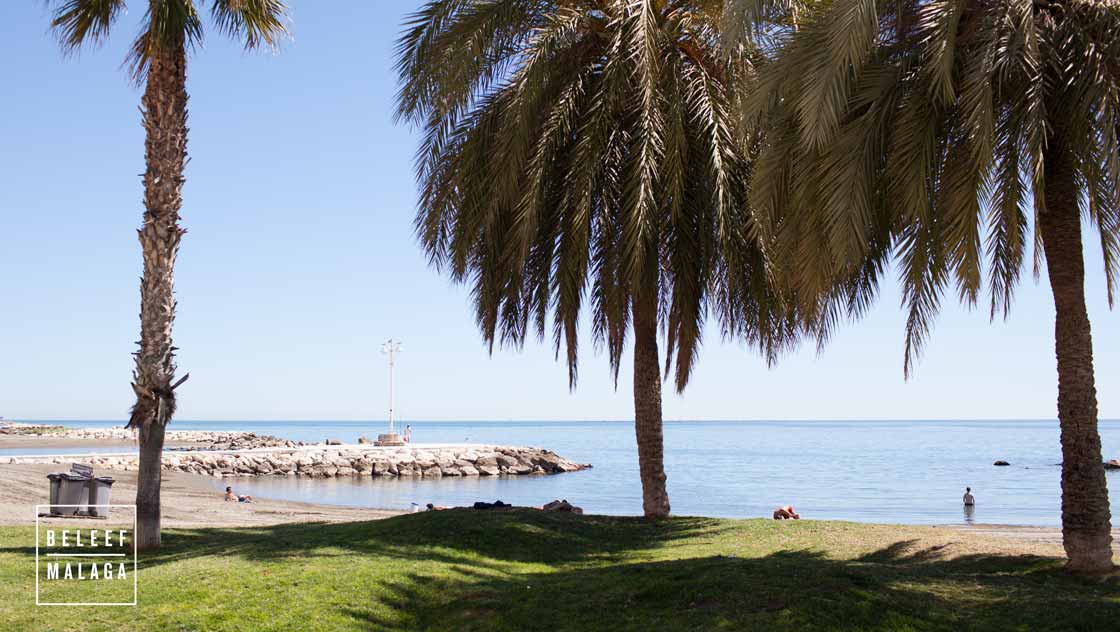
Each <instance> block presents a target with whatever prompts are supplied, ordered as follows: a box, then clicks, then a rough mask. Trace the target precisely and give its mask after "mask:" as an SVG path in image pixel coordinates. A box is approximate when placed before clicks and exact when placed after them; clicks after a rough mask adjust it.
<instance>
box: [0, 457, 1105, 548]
mask: <svg viewBox="0 0 1120 632" xmlns="http://www.w3.org/2000/svg"><path fill="white" fill-rule="evenodd" d="M57 469H58V467H57V464H51V463H21V464H14V465H13V464H8V465H5V464H0V480H3V481H4V484H3V485H0V525H4V526H31V525H34V524H35V518H36V516H35V505H41V504H47V503H48V502H49V500H50V499H49V487H48V484H47V480H46V475H47V474H48V473H50V472H53V471H56V470H57ZM95 473H96V472H95ZM102 473H104V472H102ZM111 474H112V476H113V478H114V479H115V483H114V484H113V488H112V497H113V502H114V504H131V503H132V501H133V498H134V497H135V494H136V472H135V471H128V472H121V471H112V472H111ZM216 480H217V479H212V478H207V477H202V476H197V475H193V474H187V473H183V472H175V471H165V472H164V473H163V484H162V487H161V501H162V502H161V504H162V513H163V516H162V522H163V526H164V527H167V528H227V527H254V526H269V525H278V524H290V523H301V522H324V523H345V522H361V521H368V520H380V519H383V518H390V517H393V516H399V515H403V514H407V513H409V512H407V511H404V510H397V509H384V508H368V507H353V506H345V505H332V504H327V503H308V502H298V501H288V500H278V499H270V498H263V497H262V498H256V499H255V502H253V503H230V502H226V501H225V500H223V494H222V492H221V490H220V489H218V488H217V487H215V486H214V483H215V481H216ZM226 482H228V483H229V484H230V485H232V486H233V488H234V491H235V492H236V491H237V481H236V480H232V481H230V480H226V481H223V484H224V483H226ZM589 515H590V514H589ZM720 520H730V521H745V520H763V521H766V522H770V520H769V519H767V518H762V517H760V518H720ZM39 521H40V523H42V524H62V525H74V524H76V523H79V524H85V523H84V522H83V521H80V520H75V519H72V518H39ZM800 522H830V523H837V522H846V521H834V520H820V521H816V520H803V521H800ZM849 524H852V525H859V526H864V525H866V526H869V527H871V526H904V527H906V528H914V529H928V530H929V531H930V532H931V533H938V534H940V535H944V536H948V537H960V538H965V539H968V540H970V541H999V542H1003V543H1004V544H1007V545H1012V546H1015V547H1016V548H1017V549H1021V550H1030V551H1035V552H1039V553H1042V554H1048V555H1055V556H1061V555H1063V551H1062V530H1061V528H1060V527H1042V526H1034V525H1003V524H972V525H967V524H935V525H911V524H892V523H872V522H868V523H864V522H849ZM1112 533H1113V543H1112V544H1113V549H1114V551H1116V553H1117V555H1120V529H1113V532H1112Z"/></svg>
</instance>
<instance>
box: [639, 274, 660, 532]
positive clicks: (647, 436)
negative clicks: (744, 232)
mask: <svg viewBox="0 0 1120 632" xmlns="http://www.w3.org/2000/svg"><path fill="white" fill-rule="evenodd" d="M649 267H650V268H651V270H650V271H648V272H647V274H646V277H647V281H646V282H645V283H643V284H642V287H641V288H640V289H639V291H638V293H637V294H635V296H634V298H633V314H634V430H635V433H636V434H637V436H638V468H639V470H640V472H641V477H642V508H643V510H644V512H645V515H646V517H647V518H664V517H666V516H668V515H669V492H668V491H667V490H666V489H665V466H664V460H665V459H664V451H665V449H664V440H663V437H662V432H661V368H660V367H661V365H660V361H659V360H658V357H657V268H656V260H654V261H653V262H652V263H651V265H650V266H649Z"/></svg>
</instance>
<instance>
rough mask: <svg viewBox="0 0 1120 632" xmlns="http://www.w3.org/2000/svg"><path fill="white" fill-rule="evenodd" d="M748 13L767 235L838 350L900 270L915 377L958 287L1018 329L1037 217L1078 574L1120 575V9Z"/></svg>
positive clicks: (1068, 532) (750, 5)
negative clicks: (1109, 383) (1116, 485)
mask: <svg viewBox="0 0 1120 632" xmlns="http://www.w3.org/2000/svg"><path fill="white" fill-rule="evenodd" d="M738 8H739V9H740V10H741V13H740V16H745V20H746V21H745V23H746V24H747V25H748V26H753V27H756V28H753V29H752V28H747V29H740V30H741V31H752V30H755V31H765V32H766V33H768V34H769V35H770V36H772V37H776V38H777V44H776V46H775V48H774V49H773V50H772V51H771V52H772V53H773V54H772V55H771V57H772V60H773V61H772V63H770V64H767V65H766V67H765V68H764V69H762V70H760V72H759V76H758V83H756V84H752V86H751V88H752V89H754V90H756V92H754V93H753V94H757V95H759V96H758V98H754V99H752V102H751V103H750V104H748V106H747V108H746V110H745V111H746V112H747V116H748V119H749V120H750V121H752V122H761V123H762V124H763V126H764V128H765V130H766V139H767V140H766V142H765V143H764V148H763V149H762V151H761V154H760V157H759V160H758V164H757V166H756V173H755V175H756V178H755V181H754V183H755V184H754V192H753V201H754V202H755V203H756V210H757V212H758V215H759V218H760V219H759V226H760V232H761V233H762V234H765V235H771V236H772V237H773V239H774V240H775V241H776V246H775V251H774V252H776V253H779V254H776V255H775V257H776V258H777V259H779V260H783V261H789V262H790V263H789V265H788V266H782V269H783V270H785V271H787V272H789V273H790V275H791V280H790V283H791V285H793V286H795V287H796V288H798V290H799V296H800V297H801V301H800V303H801V305H802V307H803V308H806V310H807V313H814V314H815V319H816V320H815V326H816V327H817V331H818V333H819V334H821V335H822V337H826V336H827V334H828V332H829V330H830V329H831V328H832V327H833V326H834V325H835V324H836V323H837V322H838V321H839V320H840V319H842V318H843V316H844V315H845V312H847V313H848V314H851V315H858V314H860V313H861V312H862V311H863V310H864V309H865V308H866V307H867V306H868V305H869V304H870V302H871V301H872V300H873V298H874V296H875V293H876V288H877V286H878V282H879V279H880V277H881V275H882V273H883V272H884V271H885V270H886V269H887V268H888V266H889V264H890V262H891V261H892V260H893V261H895V262H896V263H897V265H898V267H899V268H900V275H901V283H902V286H903V290H904V294H903V296H904V299H903V300H904V303H905V306H906V307H907V309H908V312H909V316H908V320H907V325H906V353H905V362H904V370H905V371H906V373H907V374H909V372H910V371H911V366H912V362H913V361H914V359H915V358H916V357H917V356H918V355H919V354H920V351H921V347H922V344H923V343H924V341H925V340H926V338H927V337H928V333H929V328H930V324H931V322H932V318H933V317H934V315H935V314H936V312H937V310H938V307H939V305H940V302H941V298H942V294H943V292H944V290H945V289H946V287H947V286H949V285H950V284H952V285H955V288H956V291H957V295H958V297H959V298H960V299H961V300H962V301H963V302H964V303H966V304H968V305H970V306H972V305H975V303H976V302H977V300H978V298H979V295H980V291H981V286H982V279H983V277H984V276H987V278H988V280H989V283H990V286H991V287H990V292H991V317H992V318H993V319H994V318H995V316H996V315H997V313H1000V314H1002V315H1003V316H1004V317H1006V316H1007V313H1008V311H1009V310H1010V308H1011V302H1012V293H1013V290H1014V288H1015V287H1016V285H1017V282H1018V280H1019V276H1020V272H1021V269H1022V268H1023V266H1024V257H1025V252H1026V248H1027V245H1028V243H1029V242H1030V241H1031V239H1032V238H1031V233H1032V215H1033V234H1034V237H1033V239H1034V248H1035V250H1034V270H1035V276H1036V278H1037V276H1038V274H1039V270H1040V266H1041V265H1043V261H1045V266H1046V269H1047V272H1048V275H1049V278H1050V285H1051V288H1052V291H1053V296H1054V306H1055V310H1056V323H1055V350H1056V354H1057V364H1058V419H1059V424H1060V427H1061V446H1062V530H1063V542H1064V545H1065V550H1066V554H1067V556H1068V567H1069V568H1070V569H1071V570H1073V571H1077V572H1107V571H1109V570H1110V569H1111V568H1112V561H1111V559H1112V552H1111V548H1110V543H1111V535H1110V513H1109V499H1108V490H1107V488H1106V485H1105V475H1104V470H1103V468H1102V467H1101V461H1102V459H1101V441H1100V435H1099V433H1098V431H1097V401H1096V391H1095V385H1094V377H1093V347H1092V340H1091V336H1090V327H1089V318H1088V313H1087V311H1086V307H1085V290H1084V262H1083V253H1082V219H1083V217H1088V219H1089V220H1090V221H1091V222H1092V224H1093V225H1094V226H1095V232H1096V233H1097V235H1098V236H1099V239H1100V243H1101V247H1102V250H1103V251H1104V258H1105V272H1106V278H1107V285H1108V288H1107V292H1108V298H1109V304H1110V305H1111V304H1112V299H1113V290H1114V285H1115V281H1116V276H1117V272H1118V270H1120V268H1118V264H1117V261H1118V258H1117V257H1118V256H1120V198H1118V195H1117V185H1118V184H1120V151H1118V143H1117V134H1118V132H1120V39H1117V38H1116V37H1115V35H1116V33H1117V32H1120V4H1118V3H1117V2H1114V1H1109V2H1099V1H1089V0H1062V1H1060V2H1059V1H1052V0H989V1H986V2H976V1H973V0H891V1H889V2H882V1H880V2H874V1H872V0H835V1H832V2H819V3H809V4H808V5H807V6H804V5H803V6H802V7H801V9H802V10H801V11H799V12H798V13H796V14H795V15H796V18H797V19H796V21H793V20H789V19H786V20H785V21H784V24H785V25H786V26H780V25H776V24H777V23H776V22H775V21H774V20H773V19H772V16H774V15H786V16H790V15H791V14H790V12H789V9H790V8H791V5H790V4H789V3H788V2H786V3H784V6H783V4H782V3H769V2H765V1H763V2H758V1H752V0H738ZM767 25H768V26H767ZM985 231H986V233H987V234H986V236H985V235H984V232H985ZM794 262H795V263H794ZM985 266H986V268H987V270H986V271H985V270H982V267H985ZM838 278H839V279H841V282H840V283H839V285H835V284H834V283H835V280H836V279H838ZM822 297H823V299H822ZM812 307H815V308H816V309H812Z"/></svg>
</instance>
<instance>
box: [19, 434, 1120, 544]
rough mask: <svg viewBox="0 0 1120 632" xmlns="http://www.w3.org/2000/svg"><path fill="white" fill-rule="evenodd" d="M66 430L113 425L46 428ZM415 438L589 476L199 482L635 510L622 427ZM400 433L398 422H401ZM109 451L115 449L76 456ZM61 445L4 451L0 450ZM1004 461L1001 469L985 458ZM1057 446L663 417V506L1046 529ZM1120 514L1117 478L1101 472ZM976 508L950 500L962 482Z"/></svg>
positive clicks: (1111, 454)
mask: <svg viewBox="0 0 1120 632" xmlns="http://www.w3.org/2000/svg"><path fill="white" fill-rule="evenodd" d="M43 423H59V424H62V425H67V426H74V427H100V426H113V425H121V422H120V421H54V422H43ZM407 423H408V424H409V425H411V426H412V437H413V442H414V443H416V444H423V443H427V442H430V443H460V442H462V443H480V444H504V445H523V446H538V447H542V448H548V449H550V450H552V451H554V452H557V453H558V454H560V455H561V456H564V457H567V458H569V459H571V460H574V461H578V462H581V463H589V464H591V465H592V466H593V467H592V468H591V469H588V470H585V471H581V472H573V473H567V474H558V475H552V476H522V477H510V478H498V477H477V478H476V477H469V478H442V479H438V480H434V479H392V478H375V477H348V478H336V479H308V478H301V477H274V476H268V477H259V478H237V479H232V480H231V479H226V480H218V479H207V480H208V481H209V482H210V483H211V484H213V485H214V489H215V492H217V491H219V490H220V489H222V488H224V486H225V485H227V484H232V485H233V486H234V487H235V491H236V492H237V493H238V494H251V495H254V496H258V497H262V498H276V499H284V500H296V501H307V502H317V503H329V504H336V505H346V506H356V507H378V508H392V509H403V510H409V509H410V508H411V507H412V506H413V504H417V505H424V504H427V503H434V504H436V505H446V506H458V505H469V504H472V503H474V502H475V501H479V500H483V501H491V502H492V501H494V500H501V501H503V502H507V503H512V504H515V505H531V506H539V505H541V504H544V503H546V502H548V501H550V500H553V499H558V498H559V499H567V500H568V501H569V502H571V503H572V504H574V505H578V506H580V507H582V508H583V509H584V511H585V512H589V513H600V514H613V515H640V514H641V511H642V496H641V484H640V480H639V478H638V454H637V448H636V444H635V437H634V426H633V423H631V422H621V421H420V420H417V421H408V422H407ZM401 427H403V426H401ZM170 429H172V430H246V431H252V432H256V433H258V434H266V435H274V436H278V437H283V438H286V439H292V440H298V441H307V442H317V441H323V440H325V439H337V440H340V441H343V442H346V443H356V442H357V439H358V437H359V436H363V435H364V436H369V437H373V436H376V435H377V434H378V433H379V432H385V431H386V430H387V427H386V423H385V422H362V421H178V420H177V421H174V422H172V425H171V427H170ZM1100 434H1101V439H1102V442H1103V450H1104V458H1105V459H1106V460H1107V459H1114V458H1120V420H1104V421H1101V422H1100ZM94 451H98V452H121V451H122V450H121V449H120V448H111V449H99V450H88V449H86V450H82V452H87V453H88V452H94ZM59 452H67V453H71V452H73V451H71V450H66V449H62V448H43V449H28V448H20V449H7V450H0V456H6V455H8V456H10V455H15V454H35V453H39V454H45V453H59ZM996 460H1004V461H1007V462H1008V463H1010V465H1009V466H1006V467H997V466H994V465H993V463H994V462H995V461H996ZM1060 462H1061V450H1060V446H1059V433H1058V423H1057V421H1054V420H1006V421H967V420H926V421H885V420H875V421H858V420H852V421H667V422H666V423H665V469H666V473H667V475H668V486H669V497H670V503H671V505H672V512H673V513H674V514H677V515H696V516H717V517H727V518H757V517H769V516H770V514H771V513H772V512H773V510H774V508H775V507H777V506H780V505H787V504H791V505H793V506H794V508H795V509H796V510H797V512H798V513H800V514H801V516H802V518H816V519H826V520H850V521H856V522H879V523H902V524H959V523H973V522H975V523H989V524H1013V525H1039V526H1058V525H1059V524H1060V521H1061V512H1060V502H1061V491H1060V486H1059V481H1060V475H1061V466H1060ZM1106 476H1107V477H1108V484H1109V488H1110V492H1111V501H1112V507H1113V510H1114V512H1115V511H1120V491H1118V490H1120V471H1111V472H1109V473H1107V474H1106ZM966 486H967V487H971V488H972V493H973V495H974V496H975V497H976V506H975V508H974V509H972V510H971V511H967V512H966V510H965V508H964V507H963V506H962V502H961V496H962V495H963V494H964V491H965V487H966Z"/></svg>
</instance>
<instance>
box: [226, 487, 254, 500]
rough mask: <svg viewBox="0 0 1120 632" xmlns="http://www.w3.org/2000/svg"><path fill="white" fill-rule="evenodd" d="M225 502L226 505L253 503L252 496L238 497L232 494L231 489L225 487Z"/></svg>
mask: <svg viewBox="0 0 1120 632" xmlns="http://www.w3.org/2000/svg"><path fill="white" fill-rule="evenodd" d="M226 502H227V503H228V502H237V503H251V502H253V497H252V496H238V495H237V494H234V493H233V488H232V487H227V488H226Z"/></svg>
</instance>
